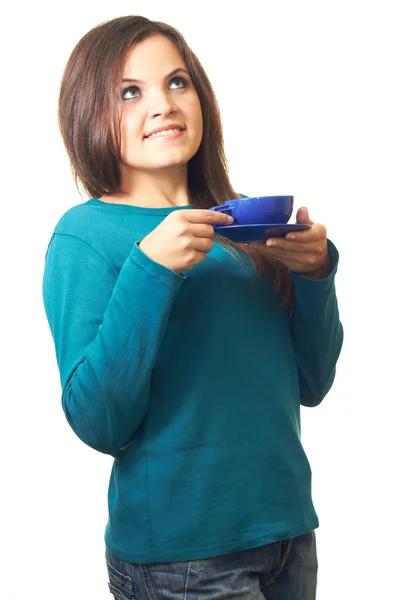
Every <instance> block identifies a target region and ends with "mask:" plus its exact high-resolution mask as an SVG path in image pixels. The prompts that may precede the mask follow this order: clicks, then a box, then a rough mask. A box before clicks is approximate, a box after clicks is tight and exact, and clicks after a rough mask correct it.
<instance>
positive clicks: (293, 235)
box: [287, 233, 295, 240]
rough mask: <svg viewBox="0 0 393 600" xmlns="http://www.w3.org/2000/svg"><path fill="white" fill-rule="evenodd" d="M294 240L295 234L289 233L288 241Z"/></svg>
mask: <svg viewBox="0 0 393 600" xmlns="http://www.w3.org/2000/svg"><path fill="white" fill-rule="evenodd" d="M294 239H295V234H294V233H288V235H287V240H294Z"/></svg>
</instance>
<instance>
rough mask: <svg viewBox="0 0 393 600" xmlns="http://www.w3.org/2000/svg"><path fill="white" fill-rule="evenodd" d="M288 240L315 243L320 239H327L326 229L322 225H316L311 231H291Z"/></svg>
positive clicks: (287, 236) (286, 237) (287, 235)
mask: <svg viewBox="0 0 393 600" xmlns="http://www.w3.org/2000/svg"><path fill="white" fill-rule="evenodd" d="M285 239H286V240H291V241H293V240H299V241H302V242H313V241H317V240H318V239H326V227H325V226H324V225H322V224H321V223H314V224H313V225H312V226H311V227H310V229H305V230H304V231H296V232H294V231H290V232H289V233H287V234H286V236H285Z"/></svg>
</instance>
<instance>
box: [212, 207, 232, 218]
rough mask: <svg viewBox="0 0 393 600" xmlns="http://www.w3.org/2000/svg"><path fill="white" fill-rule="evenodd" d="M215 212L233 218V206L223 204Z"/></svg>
mask: <svg viewBox="0 0 393 600" xmlns="http://www.w3.org/2000/svg"><path fill="white" fill-rule="evenodd" d="M214 210H215V211H216V212H222V213H225V214H227V215H230V216H232V206H231V204H221V205H220V206H215V207H214Z"/></svg>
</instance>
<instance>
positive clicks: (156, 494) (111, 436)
mask: <svg viewBox="0 0 393 600" xmlns="http://www.w3.org/2000/svg"><path fill="white" fill-rule="evenodd" d="M188 208H194V207H193V205H189V206H182V207H169V208H142V207H136V206H128V205H123V204H109V203H105V202H102V201H100V200H98V199H94V198H93V199H90V200H89V201H87V202H84V203H82V204H79V205H77V206H75V207H73V208H71V209H70V210H69V211H67V212H66V213H65V215H64V216H63V217H62V218H61V219H60V221H59V223H58V224H57V226H56V227H55V231H54V234H53V236H52V238H51V240H50V243H49V247H48V251H47V254H46V260H45V271H44V279H43V297H44V304H45V310H46V314H47V318H48V322H49V326H50V329H51V332H52V335H53V338H54V342H55V349H56V356H57V361H58V365H59V371H60V379H61V386H62V406H63V410H64V413H65V416H66V418H67V421H68V423H69V424H70V426H71V427H72V429H73V430H74V432H75V433H76V435H77V436H78V437H79V438H80V439H81V440H82V441H83V442H84V443H85V444H87V445H89V446H90V447H92V448H94V449H96V450H98V451H100V452H103V453H106V454H109V455H112V456H113V457H114V461H113V466H112V471H111V477H110V482H109V489H108V523H107V526H106V530H105V542H106V545H107V547H108V548H109V550H110V551H111V552H112V553H113V554H115V555H116V556H118V557H119V558H121V559H123V560H126V561H128V562H136V563H154V562H172V561H186V560H194V559H200V558H209V557H212V556H219V555H222V554H226V553H230V552H235V551H239V550H244V549H250V548H254V547H258V546H262V545H264V544H267V543H270V542H273V541H277V540H280V539H285V538H288V537H294V536H296V535H301V534H302V533H306V532H309V531H311V530H312V529H315V528H316V527H318V518H317V515H316V512H315V509H314V506H313V501H312V493H311V469H310V465H309V462H308V459H307V457H306V455H305V452H304V449H303V447H302V444H301V429H300V406H301V405H304V406H316V405H318V404H319V403H320V402H321V401H322V399H323V398H324V396H325V395H326V394H327V392H328V391H329V389H330V387H331V385H332V383H333V380H334V376H335V367H336V362H337V359H338V356H339V354H340V350H341V346H342V338H343V333H342V326H341V323H340V320H339V313H338V307H337V299H336V293H335V285H334V277H335V273H336V270H337V263H338V253H337V250H336V248H335V246H334V245H333V244H332V242H330V241H329V243H328V244H329V253H330V258H331V262H332V271H331V273H330V275H329V276H328V277H326V278H325V279H321V280H311V279H307V278H305V277H301V276H298V275H296V274H294V273H292V277H293V279H294V282H295V306H294V309H293V311H292V312H291V313H289V312H286V311H283V310H280V309H278V308H277V304H278V302H279V298H276V297H273V296H272V295H271V293H270V287H271V283H272V282H271V281H267V280H264V279H262V278H261V277H259V276H258V275H257V273H256V271H255V270H254V269H251V272H252V273H253V277H254V280H253V283H252V285H251V284H250V271H247V270H245V269H244V268H243V267H242V266H241V265H240V264H239V262H238V261H237V260H236V259H235V258H234V257H233V256H232V255H231V254H230V253H229V252H228V251H227V250H226V249H225V248H223V247H222V246H220V245H218V244H217V243H214V245H213V248H212V250H211V251H210V252H209V253H208V254H207V256H206V259H205V260H204V261H203V262H202V263H200V264H198V265H196V266H195V267H194V268H193V269H191V270H190V271H187V272H186V273H185V274H178V273H176V272H174V271H172V270H171V269H168V268H167V267H164V266H163V265H161V264H159V263H156V262H155V261H153V260H151V259H150V258H149V257H148V256H147V255H145V254H144V253H143V251H142V250H141V249H140V248H139V246H138V243H139V242H140V241H141V240H142V239H143V238H144V237H145V236H146V235H147V234H148V233H150V232H151V231H152V230H153V229H154V228H155V227H157V225H159V223H160V222H161V221H162V220H163V219H164V218H165V217H166V216H167V215H168V214H169V213H171V212H172V211H173V210H179V209H182V210H186V209H188ZM247 260H248V259H247ZM250 264H251V263H250Z"/></svg>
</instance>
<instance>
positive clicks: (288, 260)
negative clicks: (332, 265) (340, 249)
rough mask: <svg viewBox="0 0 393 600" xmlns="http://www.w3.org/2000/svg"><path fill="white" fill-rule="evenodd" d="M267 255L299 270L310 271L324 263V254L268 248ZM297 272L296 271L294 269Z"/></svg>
mask: <svg viewBox="0 0 393 600" xmlns="http://www.w3.org/2000/svg"><path fill="white" fill-rule="evenodd" d="M266 254H267V255H268V256H270V257H271V258H274V259H275V260H278V261H279V262H281V263H283V264H284V265H286V266H287V267H288V268H292V266H291V265H297V267H298V269H302V270H310V269H312V268H315V265H317V264H319V263H321V262H322V261H323V256H324V253H323V252H303V253H300V252H290V251H286V250H282V249H281V248H280V249H272V248H266ZM293 270H295V269H293Z"/></svg>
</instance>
